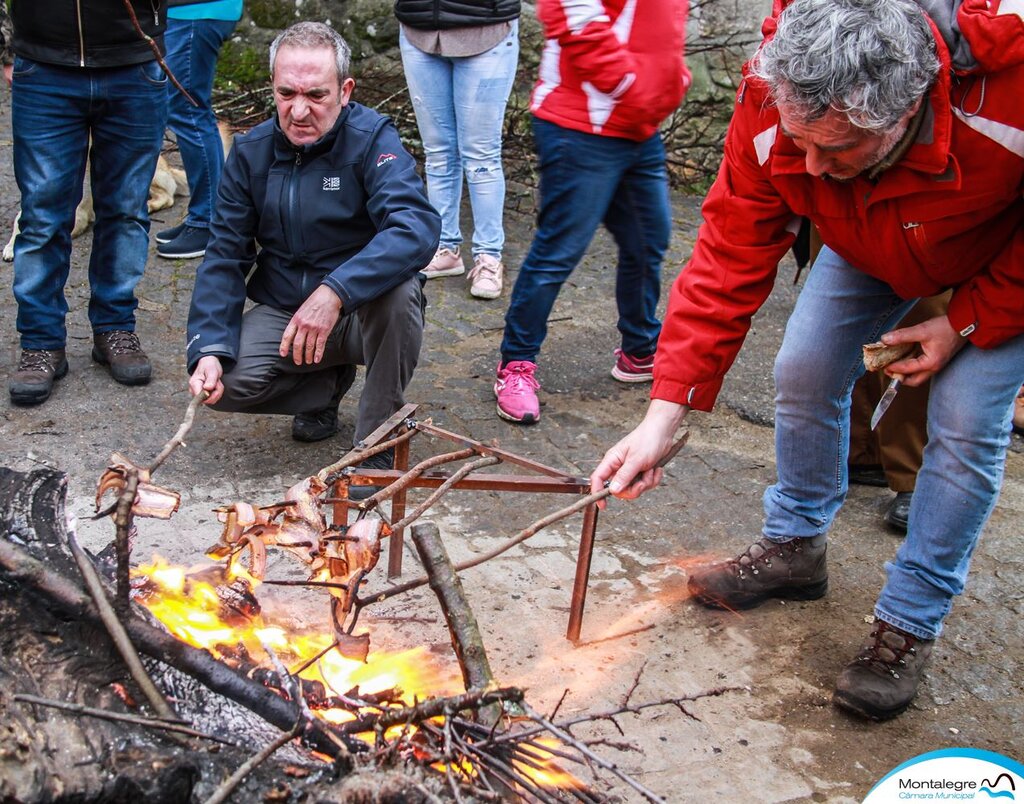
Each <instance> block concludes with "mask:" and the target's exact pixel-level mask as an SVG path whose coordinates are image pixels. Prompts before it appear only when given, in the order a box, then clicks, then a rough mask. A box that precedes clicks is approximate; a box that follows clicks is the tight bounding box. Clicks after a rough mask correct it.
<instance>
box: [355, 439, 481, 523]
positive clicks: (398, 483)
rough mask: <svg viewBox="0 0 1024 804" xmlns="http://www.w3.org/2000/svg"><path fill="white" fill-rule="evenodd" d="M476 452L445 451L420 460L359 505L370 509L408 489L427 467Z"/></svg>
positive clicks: (366, 509) (466, 450)
mask: <svg viewBox="0 0 1024 804" xmlns="http://www.w3.org/2000/svg"><path fill="white" fill-rule="evenodd" d="M473 454H474V450H472V449H469V448H467V449H460V450H456V451H455V452H445V453H442V454H441V455H433V456H431V457H430V458H426V459H425V460H422V461H420V462H419V463H418V464H416V465H415V466H414V467H412V469H410V470H409V471H408V472H406V473H405V474H404V475H402V476H401V477H400V478H398V479H397V480H395V481H394V482H393V483H389V484H388V485H387V486H385V487H384V488H382V489H381V490H380V491H378V492H377V493H376V494H374V495H373V496H372V497H370V498H368V499H366V500H364V501H363V502H362V503H360V505H359V507H360V508H362V509H363V510H364V511H370V510H372V509H374V508H376V507H377V506H378V505H380V504H381V503H382V502H384V501H386V500H390V499H391V498H392V497H394V496H395V495H396V494H398V492H400V491H401V490H402V489H406V488H408V487H409V485H410V484H411V483H412V482H413V481H414V480H415V479H416V478H417V477H419V476H420V475H422V474H423V473H424V472H425V471H427V469H433V468H434V467H435V466H441V465H442V464H446V463H452V462H453V461H461V460H463V459H464V458H469V457H470V456H472V455H473Z"/></svg>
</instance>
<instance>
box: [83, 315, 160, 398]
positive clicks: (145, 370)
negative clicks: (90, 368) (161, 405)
mask: <svg viewBox="0 0 1024 804" xmlns="http://www.w3.org/2000/svg"><path fill="white" fill-rule="evenodd" d="M92 340H93V346H92V359H93V360H95V361H96V362H97V363H99V364H100V365H102V366H107V368H109V369H110V376H111V377H113V378H114V379H115V380H117V381H118V382H119V383H121V385H145V384H146V383H147V382H149V378H150V376H151V375H152V373H153V366H152V365H151V364H150V362H149V358H148V357H146V353H145V352H143V351H142V344H140V343H139V338H138V336H137V335H136V334H135V333H134V332H128V331H127V330H123V329H115V330H113V331H111V332H100V333H97V334H95V335H93V336H92Z"/></svg>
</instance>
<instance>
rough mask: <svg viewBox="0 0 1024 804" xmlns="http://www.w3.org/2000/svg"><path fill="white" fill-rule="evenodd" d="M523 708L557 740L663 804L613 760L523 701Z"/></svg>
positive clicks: (662, 799) (656, 795) (648, 797)
mask: <svg viewBox="0 0 1024 804" xmlns="http://www.w3.org/2000/svg"><path fill="white" fill-rule="evenodd" d="M523 708H524V709H525V710H526V713H527V714H528V715H529V716H530V719H531V720H533V721H534V722H535V723H537V724H539V725H541V726H543V727H544V728H545V729H547V730H548V731H549V732H551V734H553V735H555V737H557V738H558V739H559V740H561V741H562V742H563V743H565V744H566V745H571V746H572V747H573V748H575V749H576V750H577V751H579V752H580V754H582V755H583V756H585V757H586V758H587V759H589V760H590V761H591V762H593V763H594V764H595V765H597V766H598V767H601V768H603V769H604V770H606V771H608V772H609V773H611V774H612V775H614V776H617V777H618V778H619V779H621V780H622V781H623V782H625V783H626V784H628V785H629V786H630V787H632V788H633V789H634V790H636V792H638V793H639V794H640V795H642V796H643V797H644V798H646V799H647V800H648V801H651V802H654V804H664V802H665V799H664V798H662V797H661V796H659V795H658V794H657V793H655V792H654V791H653V790H649V789H647V788H646V787H644V786H643V785H642V784H640V782H638V781H637V780H636V779H634V778H633V777H632V776H630V775H629V774H628V773H625V772H624V771H621V770H619V767H618V766H617V765H616V764H615V763H614V762H609V761H608V760H607V759H604V758H603V757H601V756H600V755H599V754H596V753H594V752H593V751H591V750H590V748H588V747H587V746H586V745H584V744H583V743H581V742H580V741H579V740H577V739H576V738H575V737H573V736H572V735H571V734H569V732H567V731H565V730H564V729H560V728H559V727H558V726H556V725H555V724H554V723H552V722H551V721H550V720H547V719H546V718H545V717H544V716H543V715H542V714H541V713H540V712H538V711H537V710H536V709H534V708H533V707H532V706H530V705H529V704H528V703H525V702H524V703H523Z"/></svg>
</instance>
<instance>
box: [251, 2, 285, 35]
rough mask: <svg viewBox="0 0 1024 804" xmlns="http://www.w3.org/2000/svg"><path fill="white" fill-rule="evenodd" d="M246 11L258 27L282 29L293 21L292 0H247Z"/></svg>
mask: <svg viewBox="0 0 1024 804" xmlns="http://www.w3.org/2000/svg"><path fill="white" fill-rule="evenodd" d="M245 5H246V11H248V12H249V17H250V19H252V21H253V22H254V23H255V24H256V25H258V26H259V27H260V28H280V29H284V28H287V27H288V26H289V25H291V24H292V23H293V22H295V2H294V0H248V2H247V3H246V4H245Z"/></svg>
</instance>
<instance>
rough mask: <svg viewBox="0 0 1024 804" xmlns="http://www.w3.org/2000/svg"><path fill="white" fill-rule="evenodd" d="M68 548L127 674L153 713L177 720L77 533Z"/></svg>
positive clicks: (69, 532)
mask: <svg viewBox="0 0 1024 804" xmlns="http://www.w3.org/2000/svg"><path fill="white" fill-rule="evenodd" d="M68 547H70V548H71V555H72V557H73V558H74V559H75V563H76V564H77V565H78V570H79V571H80V572H81V573H82V578H83V579H84V580H85V587H86V589H88V590H89V596H90V597H91V598H92V602H93V603H94V604H95V606H96V610H97V611H98V612H99V617H100V620H102V622H103V625H104V626H105V627H106V629H107V633H108V634H110V638H111V639H112V640H113V642H114V646H115V647H116V648H117V652H118V653H120V654H121V658H122V659H124V663H125V666H127V668H128V672H129V673H131V676H132V678H133V679H134V680H135V683H136V684H137V685H138V687H139V689H140V690H142V694H143V695H145V696H146V700H147V701H149V705H150V706H152V707H153V709H154V711H155V712H156V713H157V714H158V715H160V717H165V718H169V719H171V720H178V717H177V715H176V714H175V713H174V710H173V709H171V706H170V704H169V703H167V701H166V699H165V698H164V696H163V695H161V694H160V690H158V689H157V688H156V684H154V683H153V679H151V678H150V677H149V674H148V673H146V668H144V667H143V666H142V661H141V660H140V659H139V654H138V653H137V652H136V650H135V646H134V645H133V644H132V641H131V639H130V638H129V636H128V633H127V631H125V629H124V626H123V625H121V621H120V620H119V619H118V618H117V615H116V614H115V613H114V609H113V608H112V607H111V605H110V601H108V600H107V593H106V592H105V591H104V589H103V582H102V581H101V580H100V576H99V573H97V572H96V568H95V567H94V566H93V565H92V562H91V561H90V560H89V557H88V556H87V555H86V554H85V551H84V550H82V548H81V547H80V546H79V545H78V540H77V539H75V534H74V533H73V532H72V531H70V530H69V531H68Z"/></svg>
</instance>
